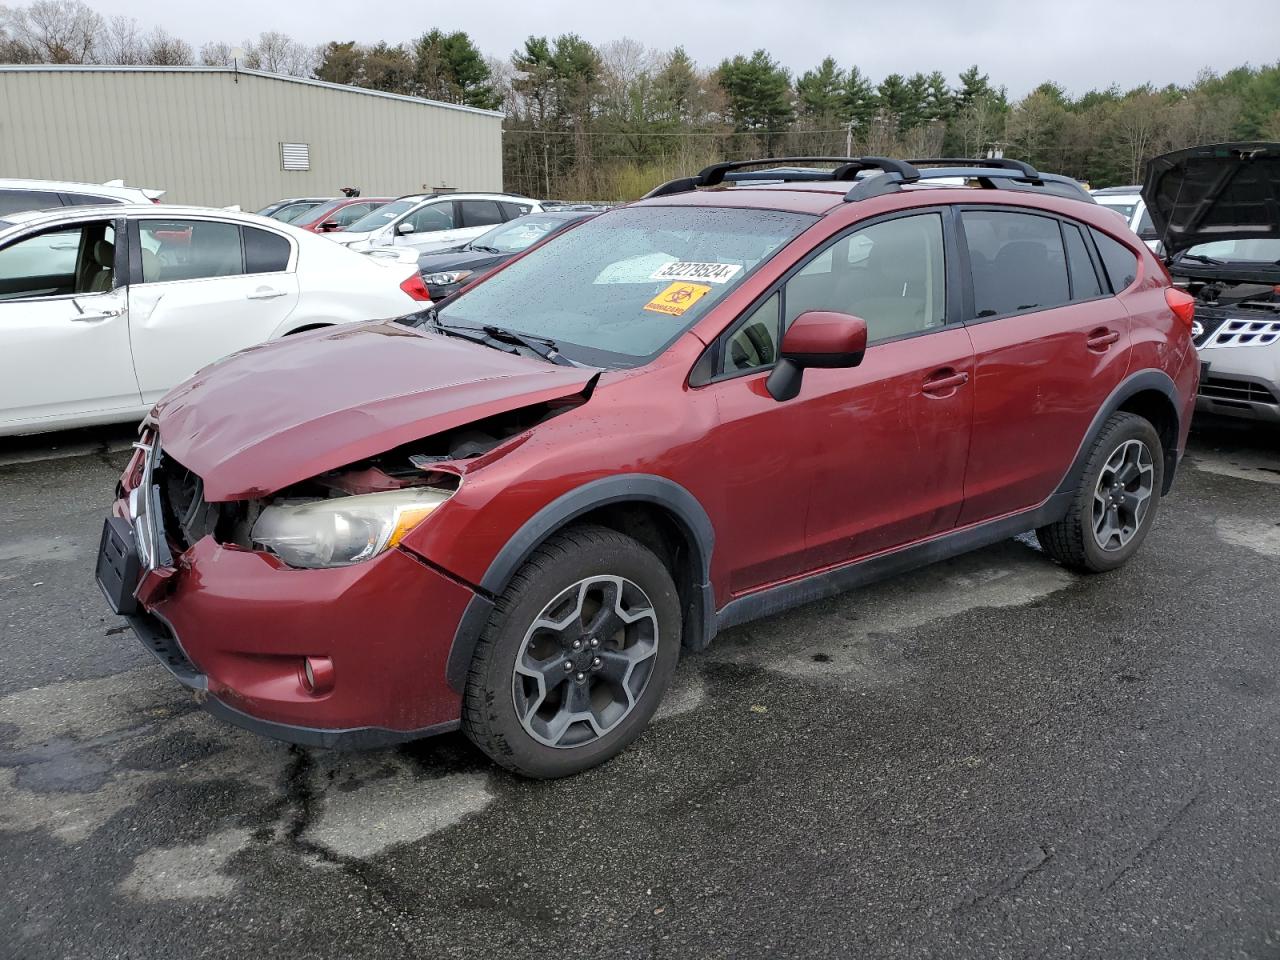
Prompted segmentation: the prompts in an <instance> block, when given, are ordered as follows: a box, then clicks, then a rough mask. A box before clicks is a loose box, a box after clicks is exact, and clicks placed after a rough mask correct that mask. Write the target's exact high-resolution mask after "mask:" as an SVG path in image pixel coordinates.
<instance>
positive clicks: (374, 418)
mask: <svg viewBox="0 0 1280 960" xmlns="http://www.w3.org/2000/svg"><path fill="white" fill-rule="evenodd" d="M595 374H596V371H595V370H592V369H584V368H577V367H564V366H555V365H553V364H550V363H546V362H544V361H541V360H535V359H530V358H527V357H521V356H516V355H514V354H508V353H503V352H501V351H499V350H492V349H490V348H488V347H484V346H480V345H479V344H474V343H470V342H467V341H465V340H460V339H457V338H449V337H444V336H438V335H435V334H424V333H419V332H418V331H416V330H412V329H410V328H408V327H403V326H400V325H398V324H394V323H368V324H355V325H349V326H342V327H335V328H332V329H331V330H327V331H323V332H316V333H312V334H303V335H301V336H298V337H290V338H289V339H287V340H280V341H276V342H274V343H269V344H264V345H262V346H260V347H254V348H252V349H250V350H246V351H244V352H242V353H238V354H235V355H234V356H231V357H229V358H227V359H226V360H224V361H222V362H221V363H218V364H215V365H214V366H212V367H208V368H206V369H205V370H202V371H200V372H199V373H197V374H196V375H195V376H194V377H193V378H192V379H190V380H188V381H187V382H186V383H184V384H182V385H181V386H179V387H176V388H175V389H173V390H172V391H170V392H169V393H168V394H167V395H166V396H165V397H164V399H162V400H161V401H160V403H159V404H157V406H156V409H155V412H154V417H155V420H156V423H157V426H158V429H159V433H160V443H161V446H162V447H163V448H164V450H165V452H166V453H168V454H169V455H170V456H172V457H173V458H174V459H176V460H177V461H178V462H180V463H181V464H182V465H183V466H185V467H186V468H187V469H189V470H191V471H193V472H194V473H195V474H196V475H198V476H199V477H201V478H202V479H203V481H204V497H205V499H206V500H209V501H221V500H244V499H248V498H251V497H260V496H264V495H266V494H268V493H273V492H275V491H276V490H279V489H281V488H283V487H287V486H289V485H290V484H293V483H297V482H298V481H301V480H305V479H307V478H309V477H312V476H315V475H316V474H318V473H323V472H324V471H326V470H332V469H334V468H336V467H341V466H345V465H346V464H348V463H353V462H355V461H357V460H361V459H363V458H365V457H370V456H373V455H374V454H378V453H382V452H383V451H385V450H389V449H391V448H392V447H396V446H399V445H400V444H402V443H408V442H410V441H412V440H416V439H419V438H421V437H427V436H431V435H432V434H435V433H439V432H440V431H443V430H449V429H452V428H454V427H458V426H462V425H464V424H467V423H469V422H471V421H474V420H479V419H482V418H484V417H489V416H494V415H496V414H499V413H504V412H506V411H508V410H513V409H516V408H517V407H522V406H527V405H530V404H534V403H543V402H546V401H548V400H554V399H557V398H559V397H567V396H571V395H572V394H574V393H578V392H580V391H582V390H583V389H584V388H585V387H586V386H587V384H588V382H589V381H590V380H591V378H592V377H593V376H594V375H595Z"/></svg>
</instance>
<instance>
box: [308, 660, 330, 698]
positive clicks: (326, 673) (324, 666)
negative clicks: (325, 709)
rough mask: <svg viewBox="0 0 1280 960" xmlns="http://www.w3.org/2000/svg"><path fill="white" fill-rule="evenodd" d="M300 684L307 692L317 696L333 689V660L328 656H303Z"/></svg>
mask: <svg viewBox="0 0 1280 960" xmlns="http://www.w3.org/2000/svg"><path fill="white" fill-rule="evenodd" d="M302 685H303V686H304V687H306V688H307V693H313V694H316V695H317V696H319V695H320V694H322V693H328V692H329V691H330V690H332V689H333V661H332V660H330V659H329V658H328V657H304V658H303V660H302Z"/></svg>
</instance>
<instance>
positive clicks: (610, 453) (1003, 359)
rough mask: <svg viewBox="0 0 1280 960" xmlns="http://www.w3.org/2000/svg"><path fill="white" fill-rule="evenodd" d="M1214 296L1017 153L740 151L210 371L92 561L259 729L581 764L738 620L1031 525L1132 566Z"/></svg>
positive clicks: (126, 481) (135, 466) (154, 419)
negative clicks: (683, 657) (489, 269)
mask: <svg viewBox="0 0 1280 960" xmlns="http://www.w3.org/2000/svg"><path fill="white" fill-rule="evenodd" d="M958 164H966V165H965V166H960V165H958ZM770 165H772V166H770ZM762 167H763V168H764V169H760V168H762ZM1192 311H1193V305H1192V302H1191V298H1190V297H1189V296H1187V295H1186V294H1184V293H1182V292H1180V291H1178V290H1176V289H1174V288H1172V287H1171V286H1170V281H1169V276H1168V274H1166V273H1165V271H1164V268H1163V267H1162V266H1161V265H1160V263H1159V261H1157V260H1156V258H1155V257H1154V256H1153V255H1152V254H1151V252H1150V251H1148V250H1147V248H1146V247H1145V246H1144V245H1143V244H1142V242H1141V241H1140V240H1138V238H1137V237H1136V236H1134V235H1133V234H1132V233H1130V232H1129V231H1128V230H1127V229H1126V228H1125V227H1124V225H1123V224H1121V223H1120V222H1119V220H1118V219H1117V218H1116V217H1115V215H1114V214H1112V213H1110V212H1109V211H1107V210H1104V209H1102V208H1100V207H1097V206H1095V205H1094V204H1093V203H1092V202H1091V201H1090V200H1089V198H1088V196H1087V195H1086V194H1084V192H1083V191H1082V190H1081V189H1080V187H1079V186H1078V185H1077V184H1075V183H1074V181H1068V180H1067V179H1066V178H1063V177H1055V176H1053V175H1049V174H1040V173H1039V172H1038V171H1036V170H1034V169H1032V168H1031V167H1029V166H1027V165H1026V164H1019V163H1016V162H1014V161H991V162H978V161H912V162H904V161H898V160H890V159H885V158H840V159H837V160H834V161H833V160H831V159H830V158H784V159H780V160H770V161H753V162H741V163H726V164H718V165H715V166H713V167H709V168H707V169H706V170H703V171H702V172H701V173H700V174H698V175H697V176H694V177H688V178H683V179H681V180H676V181H672V182H670V183H667V184H664V185H662V186H661V187H659V188H657V189H655V190H654V191H652V192H651V193H650V194H649V195H648V196H647V197H646V198H645V199H643V200H641V201H639V202H637V203H634V204H631V205H629V206H626V207H622V208H620V209H616V210H613V211H610V212H608V213H604V214H602V215H601V216H599V217H597V218H595V219H593V220H591V221H589V222H587V223H585V224H583V225H582V226H580V227H579V228H577V229H576V230H573V231H570V232H569V233H567V234H565V235H564V237H562V238H561V239H560V241H559V242H557V243H554V244H550V245H547V246H544V247H539V248H536V249H534V250H532V251H531V252H530V253H528V254H526V255H524V256H522V257H519V258H516V259H514V260H512V261H511V262H509V263H508V264H507V265H506V266H505V267H503V268H502V269H500V270H499V271H497V272H495V273H494V274H492V275H490V276H489V277H487V278H486V279H484V280H482V281H481V282H479V283H477V284H475V285H473V286H472V287H470V288H469V289H467V290H465V291H463V292H462V293H460V294H459V295H457V296H455V297H452V298H450V299H449V300H448V301H447V302H445V303H443V304H441V305H439V306H438V308H437V309H434V310H431V311H427V312H426V313H425V314H423V315H420V316H418V317H416V318H412V319H410V320H409V322H408V323H406V322H400V323H396V322H372V323H368V324H360V325H351V326H341V327H335V328H333V329H332V330H323V331H316V332H314V333H310V334H303V335H300V336H297V337H290V338H288V339H287V340H285V341H281V342H279V343H271V344H265V345H263V346H260V347H254V348H251V349H249V350H245V351H242V352H241V353H238V354H236V355H234V356H232V357H229V358H227V359H226V360H224V361H222V362H220V363H218V364H216V365H214V366H212V367H209V368H208V369H205V370H203V371H201V372H200V373H198V374H197V375H196V376H195V377H194V378H193V379H191V380H190V381H188V382H187V383H185V384H183V385H182V386H180V387H178V388H176V389H175V390H173V391H172V392H171V393H170V394H169V395H168V396H167V397H165V398H164V399H163V400H162V401H161V402H160V403H159V404H158V405H157V406H156V408H155V409H154V411H153V412H152V413H151V415H150V416H149V417H148V418H147V420H146V421H145V422H144V424H143V427H142V434H141V439H140V441H139V443H138V445H137V447H138V449H137V452H136V453H135V455H134V457H133V459H132V461H131V463H130V464H129V467H128V469H127V470H126V472H125V474H124V477H123V479H122V481H121V483H120V487H119V490H118V494H119V498H118V500H117V502H116V504H115V508H114V511H113V514H114V515H113V516H112V517H110V518H109V519H108V520H107V523H106V525H105V528H104V531H103V540H102V548H101V553H100V555H99V560H98V579H99V582H100V583H101V585H102V588H103V591H104V593H105V594H106V596H107V598H108V600H109V601H110V603H111V604H112V606H113V608H114V609H115V610H117V611H118V612H120V613H122V614H124V615H126V616H127V617H128V618H129V620H130V622H131V623H132V625H133V627H134V629H135V630H136V632H137V633H138V634H139V635H140V637H141V638H142V639H143V641H144V643H146V644H147V645H148V646H149V647H151V648H152V649H153V650H154V651H155V653H156V654H157V655H158V656H159V657H160V659H161V660H162V662H163V663H165V664H166V665H167V666H168V667H169V669H170V670H171V671H172V672H173V673H174V674H175V675H176V676H177V678H178V679H179V680H180V681H181V682H182V683H183V684H185V685H186V686H187V687H190V688H192V689H193V690H195V691H196V692H197V699H198V700H199V701H200V702H201V703H202V704H203V705H204V707H205V708H206V709H208V710H209V711H211V712H212V713H214V714H216V715H218V716H220V717H222V718H224V719H226V720H229V721H231V722H232V723H236V724H239V725H241V726H244V727H247V728H249V729H251V730H256V731H259V732H261V733H263V734H266V735H268V736H273V737H278V738H281V739H284V740H288V741H293V742H297V743H302V744H311V745H321V746H340V745H345V746H351V745H372V744H383V743H391V742H397V741H403V740H408V739H412V738H416V737H422V736H424V735H427V734H433V733H437V732H440V731H445V730H454V729H456V728H458V727H461V728H462V729H463V731H465V733H466V734H467V735H468V736H469V737H470V738H471V739H472V740H473V741H474V742H475V743H476V744H477V745H478V746H479V747H480V748H481V749H482V750H484V751H485V752H486V753H487V754H488V755H489V756H490V757H492V758H493V759H494V760H495V761H497V762H498V763H500V764H503V765H505V766H507V767H509V768H511V769H513V770H515V771H518V772H520V773H523V774H525V775H529V776H534V777H556V776H563V775H566V774H571V773H574V772H576V771H580V770H583V769H585V768H587V767H590V766H592V765H594V764H597V763H600V762H601V761H603V760H605V759H607V758H609V757H611V756H613V755H614V754H616V753H617V752H618V751H620V750H621V749H622V748H623V747H624V746H626V744H628V743H629V742H630V741H631V740H633V739H634V738H635V737H636V736H637V735H638V734H639V733H640V731H641V730H642V728H643V727H644V726H645V724H646V723H647V722H648V721H649V719H650V718H651V717H652V716H653V713H654V710H655V709H656V708H657V706H658V703H659V701H660V700H661V699H662V696H663V693H664V691H665V690H666V689H667V687H668V685H669V683H670V682H671V678H672V674H673V672H674V670H675V668H676V661H677V660H678V658H679V656H680V653H681V650H682V648H684V649H688V650H695V651H696V650H700V649H702V648H704V647H706V646H707V644H709V643H711V642H712V640H713V638H714V637H715V635H716V633H717V632H718V631H720V630H724V629H725V628H727V627H731V626H733V625H735V624H740V623H743V622H744V621H748V620H751V619H753V618H756V617H762V616H766V615H769V614H774V613H777V612H779V611H781V610H785V609H787V608H789V607H792V606H795V605H797V604H800V603H804V602H806V601H809V600H813V599H816V598H819V597H827V596H830V595H832V594H834V593H836V592H838V591H842V590H846V589H848V588H850V587H854V586H857V585H859V584H863V583H866V582H868V581H870V580H873V579H876V578H880V577H884V576H886V575H890V574H893V573H896V572H899V571H902V570H905V569H907V568H909V567H915V566H918V565H921V564H926V563H930V562H933V561H936V560H939V559H942V558H944V557H948V556H952V555H954V554H957V553H961V552H963V551H967V550H972V549H974V548H976V547H980V546H983V545H984V544H989V543H992V542H993V541H997V540H1000V539H1002V538H1006V537H1010V536H1013V535H1016V534H1018V533H1021V532H1023V531H1027V530H1035V531H1036V532H1037V534H1038V536H1039V539H1040V543H1041V544H1042V545H1043V547H1044V549H1045V551H1046V552H1047V553H1048V554H1049V555H1050V556H1051V557H1053V558H1054V559H1056V560H1058V561H1059V562H1061V563H1063V564H1066V565H1068V566H1070V567H1072V568H1074V569H1077V570H1083V571H1104V570H1111V569H1113V568H1115V567H1118V566H1120V565H1121V564H1122V563H1124V562H1125V561H1126V560H1128V559H1129V558H1130V557H1131V556H1132V555H1133V554H1134V552H1135V551H1136V550H1137V549H1138V547H1139V545H1140V544H1141V543H1142V541H1143V539H1144V538H1145V537H1146V535H1147V533H1148V532H1149V531H1150V529H1151V525H1152V523H1153V522H1154V520H1155V517H1156V512H1157V509H1158V506H1159V503H1160V498H1161V496H1162V495H1163V494H1165V493H1167V492H1168V491H1169V487H1170V485H1171V484H1172V482H1173V478H1174V471H1175V469H1176V467H1177V465H1178V461H1179V457H1180V454H1181V452H1182V450H1183V447H1184V443H1185V438H1186V435H1187V429H1188V425H1189V423H1190V420H1191V412H1192V405H1193V402H1194V397H1195V393H1196V382H1197V378H1198V371H1199V365H1198V363H1197V361H1196V354H1195V350H1194V349H1193V347H1192V343H1191V334H1190V329H1191V318H1192ZM405 319H408V318H405ZM414 324H417V325H414Z"/></svg>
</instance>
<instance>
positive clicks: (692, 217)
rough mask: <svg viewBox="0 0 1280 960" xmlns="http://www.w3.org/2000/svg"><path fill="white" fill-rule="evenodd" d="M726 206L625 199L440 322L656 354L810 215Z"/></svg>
mask: <svg viewBox="0 0 1280 960" xmlns="http://www.w3.org/2000/svg"><path fill="white" fill-rule="evenodd" d="M814 219H815V218H813V217H811V216H807V215H805V214H797V213H782V212H779V211H776V210H736V209H728V208H724V207H626V208H623V209H621V210H617V211H614V212H612V213H606V214H602V215H601V216H599V217H596V218H595V219H594V220H589V221H587V222H586V223H584V224H583V225H582V226H580V227H576V228H574V229H573V230H569V231H567V232H566V233H565V235H564V236H563V237H561V238H560V239H559V240H557V241H556V242H555V243H550V244H547V245H546V246H543V247H539V248H538V249H537V250H534V251H532V252H531V253H530V254H529V255H528V256H526V257H523V258H522V259H520V260H517V261H515V262H514V263H512V264H511V265H510V266H509V267H507V268H506V269H505V270H502V271H501V272H499V273H497V274H494V275H493V276H491V277H490V278H488V279H487V280H485V281H483V282H481V283H479V284H477V285H476V286H475V287H473V288H471V289H470V290H468V291H467V292H465V293H463V294H462V295H460V296H459V297H458V298H457V299H456V300H454V301H452V302H451V303H449V304H448V305H447V306H446V307H444V308H442V309H441V310H440V313H439V315H440V319H441V320H442V321H443V322H445V323H454V324H460V325H467V326H477V327H479V326H485V325H493V326H499V327H506V328H508V329H511V330H517V331H519V332H521V333H527V334H533V335H535V336H539V337H548V338H550V339H552V340H554V341H556V343H557V344H558V345H559V348H560V351H561V352H562V353H563V354H565V355H566V356H568V357H569V358H570V359H573V360H579V361H582V362H584V363H590V364H593V365H598V366H637V365H639V364H641V363H646V362H648V361H649V360H651V359H653V358H654V357H656V356H657V355H658V354H660V353H661V352H662V351H663V350H664V349H666V347H667V345H668V344H670V343H671V342H672V341H673V340H675V338H676V337H678V336H679V335H680V334H681V333H683V332H684V331H685V330H687V329H688V328H689V327H690V326H691V325H692V324H693V323H694V322H695V321H697V320H698V319H699V318H700V317H702V316H704V315H705V314H706V312H707V311H708V310H710V309H711V308H712V307H713V306H714V305H715V304H716V303H718V302H719V301H720V300H722V299H724V297H725V295H726V294H728V293H729V292H730V291H731V290H733V289H734V288H735V287H737V286H738V285H739V284H741V283H742V281H743V280H744V279H746V277H748V276H750V274H751V273H752V271H754V270H755V269H756V268H757V267H759V266H760V265H761V264H762V263H764V262H765V261H766V260H768V259H769V258H770V257H772V256H773V255H774V254H775V253H777V251H778V250H779V249H780V248H781V247H782V246H783V245H784V244H785V243H786V242H787V241H789V240H790V239H791V238H793V237H795V236H796V235H797V234H799V233H800V232H801V231H803V230H804V229H805V228H807V227H809V226H810V225H811V224H812V223H813V222H814Z"/></svg>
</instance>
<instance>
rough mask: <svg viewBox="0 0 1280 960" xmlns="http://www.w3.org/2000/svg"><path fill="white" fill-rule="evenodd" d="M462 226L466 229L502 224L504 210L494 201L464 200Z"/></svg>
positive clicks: (459, 204) (460, 204)
mask: <svg viewBox="0 0 1280 960" xmlns="http://www.w3.org/2000/svg"><path fill="white" fill-rule="evenodd" d="M458 206H460V207H462V225H463V226H464V227H488V226H492V225H493V224H495V223H502V222H503V217H502V210H501V209H499V207H498V205H497V203H495V202H494V201H492V200H462V201H459V203H458Z"/></svg>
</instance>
